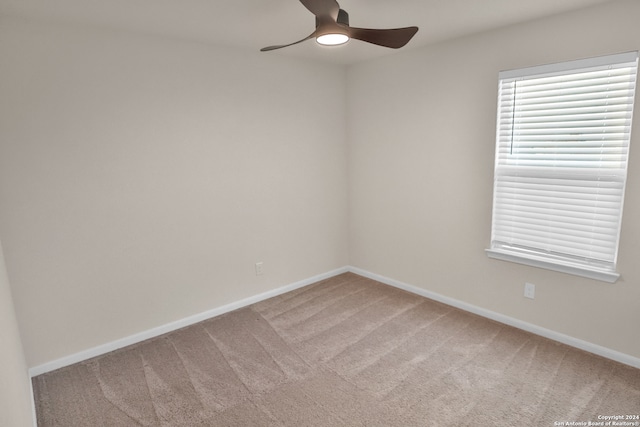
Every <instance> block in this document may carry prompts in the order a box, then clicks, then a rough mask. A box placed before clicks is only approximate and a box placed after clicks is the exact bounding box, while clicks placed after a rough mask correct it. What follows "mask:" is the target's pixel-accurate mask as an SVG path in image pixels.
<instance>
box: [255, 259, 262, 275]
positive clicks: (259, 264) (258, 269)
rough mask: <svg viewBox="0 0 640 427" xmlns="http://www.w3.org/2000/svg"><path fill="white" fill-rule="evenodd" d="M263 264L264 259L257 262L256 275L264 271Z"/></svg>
mask: <svg viewBox="0 0 640 427" xmlns="http://www.w3.org/2000/svg"><path fill="white" fill-rule="evenodd" d="M263 265H264V264H263V262H262V261H260V262H256V276H262V273H263V271H262V267H263Z"/></svg>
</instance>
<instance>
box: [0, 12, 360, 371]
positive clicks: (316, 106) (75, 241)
mask: <svg viewBox="0 0 640 427" xmlns="http://www.w3.org/2000/svg"><path fill="white" fill-rule="evenodd" d="M0 57H1V58H2V61H0V76H1V77H0V236H2V241H3V243H4V245H5V256H6V260H7V266H8V271H9V277H10V280H11V284H12V286H13V291H14V299H15V309H16V312H17V316H18V320H19V323H20V327H21V331H22V334H23V337H22V338H23V343H24V347H25V353H26V356H27V361H28V364H29V366H30V367H33V366H37V365H40V364H42V363H45V362H49V361H52V360H55V359H58V358H60V357H64V356H68V355H71V354H73V353H76V352H79V351H82V350H86V349H89V348H92V347H94V346H97V345H100V344H105V343H108V342H110V341H113V340H117V339H120V338H123V337H126V336H129V335H131V334H134V333H137V332H140V331H146V330H148V329H150V328H154V327H158V326H161V325H164V324H166V323H168V322H171V321H174V320H178V319H182V318H185V317H187V316H191V315H194V314H198V313H201V312H204V311H207V310H210V309H213V308H215V307H219V306H222V305H224V304H227V303H230V302H235V301H238V300H240V299H243V298H245V297H249V296H253V295H256V294H259V293H262V292H265V291H268V290H271V289H274V288H276V287H279V286H283V285H287V284H290V283H293V282H296V281H298V280H302V279H306V278H309V277H312V276H314V275H317V274H320V273H325V272H327V271H330V270H332V269H335V268H339V267H342V266H344V265H346V264H347V263H348V259H347V255H348V252H347V237H346V236H347V229H346V226H347V210H346V209H347V199H346V197H347V183H346V176H347V171H346V144H345V117H344V109H345V70H344V68H341V67H338V66H330V65H321V64H313V63H309V62H301V61H294V60H290V59H287V58H285V57H278V56H274V55H265V54H261V53H260V52H258V50H257V49H256V50H255V51H253V50H252V51H239V50H228V49H224V48H216V47H212V46H207V45H199V44H195V43H188V42H184V43H183V42H180V41H172V40H168V39H167V40H163V39H161V38H158V37H146V36H143V35H133V34H125V33H117V32H113V33H111V32H108V31H100V30H97V29H82V28H77V29H74V28H71V27H58V26H55V25H48V24H44V23H26V22H19V21H16V20H12V21H4V23H3V25H2V26H1V27H0ZM258 261H262V262H264V275H262V276H259V277H256V275H255V272H254V264H255V263H256V262H258Z"/></svg>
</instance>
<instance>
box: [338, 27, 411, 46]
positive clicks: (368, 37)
mask: <svg viewBox="0 0 640 427" xmlns="http://www.w3.org/2000/svg"><path fill="white" fill-rule="evenodd" d="M417 32H418V27H405V28H392V29H387V30H372V29H369V28H355V27H350V28H349V36H350V37H351V38H352V39H356V40H362V41H363V42H367V43H373V44H377V45H378V46H384V47H390V48H393V49H398V48H401V47H402V46H404V45H406V44H407V43H409V40H411V38H412V37H413V36H414V35H415V34H416V33H417Z"/></svg>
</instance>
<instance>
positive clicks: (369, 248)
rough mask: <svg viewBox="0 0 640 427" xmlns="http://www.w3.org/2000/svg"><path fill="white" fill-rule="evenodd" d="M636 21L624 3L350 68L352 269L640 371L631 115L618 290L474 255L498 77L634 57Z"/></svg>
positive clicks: (638, 208)
mask: <svg viewBox="0 0 640 427" xmlns="http://www.w3.org/2000/svg"><path fill="white" fill-rule="evenodd" d="M638 17H640V2H638V1H636V0H630V1H621V2H613V3H607V4H605V5H602V6H599V7H594V8H591V9H587V10H583V11H580V12H575V13H570V14H566V15H558V16H555V17H552V18H548V19H543V20H540V21H535V22H531V23H528V24H526V25H519V26H514V27H509V28H504V29H501V30H497V31H492V32H489V33H484V34H480V35H476V36H473V37H468V38H463V39H458V40H454V41H450V42H447V43H443V44H438V45H434V46H431V47H428V48H425V49H420V50H412V51H405V52H402V53H399V54H397V55H393V56H391V57H388V58H385V59H381V60H377V61H374V62H369V63H364V64H360V65H357V66H354V67H351V68H350V69H349V72H348V90H349V98H348V99H349V110H348V114H349V128H348V135H349V144H350V145H349V174H350V193H349V195H350V214H349V215H350V223H349V229H350V238H349V244H350V263H351V265H353V266H355V267H359V268H362V269H364V270H368V271H370V272H373V273H376V274H380V275H383V276H387V277H390V278H393V279H395V280H398V281H402V282H405V283H408V284H411V285H414V286H418V287H421V288H424V289H426V290H429V291H432V292H436V293H439V294H442V295H444V296H447V297H450V298H454V299H458V300H461V301H464V302H466V303H469V304H473V305H476V306H478V307H481V308H484V309H486V310H491V311H494V312H497V313H501V314H503V315H507V316H510V317H513V318H515V319H518V320H520V321H524V322H528V323H531V324H534V325H537V326H540V327H543V328H548V329H551V330H553V331H556V332H559V333H561V334H566V335H569V336H572V337H575V338H578V339H581V340H585V341H587V342H591V343H593V344H597V345H601V346H604V347H608V348H610V349H613V350H616V351H619V352H622V353H626V354H628V355H631V356H635V357H640V340H638V326H639V325H640V309H639V307H640V306H639V304H640V303H639V302H640V263H639V262H638V260H640V243H639V242H640V109H638V108H637V109H636V111H635V123H634V125H635V128H634V129H633V135H632V141H631V158H630V163H629V176H628V183H627V190H626V201H625V207H624V218H623V226H622V237H621V242H620V252H619V257H618V269H619V272H620V273H621V274H622V278H621V279H620V280H619V281H618V282H617V283H615V284H608V283H604V282H598V281H594V280H589V279H583V278H579V277H575V276H570V275H565V274H561V273H556V272H551V271H547V270H542V269H537V268H533V267H526V266H522V265H517V264H513V263H508V262H504V261H497V260H493V259H489V258H487V256H486V255H485V252H484V249H485V248H487V247H488V245H489V239H490V228H491V199H492V185H493V183H492V180H493V161H494V145H495V121H496V105H497V104H496V103H497V80H498V72H499V71H500V70H507V69H513V68H518V67H525V66H532V65H539V64H545V63H550V62H558V61H564V60H571V59H577V58H583V57H590V56H597V55H604V54H611V53H618V52H624V51H630V50H638V49H640V26H639V25H638V22H637V20H638ZM637 102H638V99H637V100H636V103H637ZM525 282H531V283H534V284H535V285H536V298H535V300H533V301H532V300H528V299H525V298H523V289H524V283H525Z"/></svg>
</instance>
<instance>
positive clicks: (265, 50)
mask: <svg viewBox="0 0 640 427" xmlns="http://www.w3.org/2000/svg"><path fill="white" fill-rule="evenodd" d="M315 35H316V32H315V31H314V32H313V33H311V34H310V35H308V36H307V37H305V38H303V39H302V40H298V41H297V42H293V43H289V44H281V45H276V46H267V47H263V48H262V49H260V52H267V51H270V50H276V49H282V48H283V47H287V46H293V45H294V44H298V43H302V42H304V41H307V40H309V39H312V38H314V37H315Z"/></svg>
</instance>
